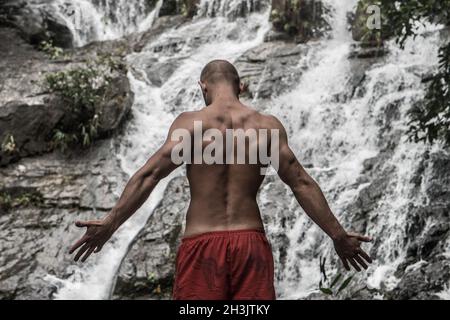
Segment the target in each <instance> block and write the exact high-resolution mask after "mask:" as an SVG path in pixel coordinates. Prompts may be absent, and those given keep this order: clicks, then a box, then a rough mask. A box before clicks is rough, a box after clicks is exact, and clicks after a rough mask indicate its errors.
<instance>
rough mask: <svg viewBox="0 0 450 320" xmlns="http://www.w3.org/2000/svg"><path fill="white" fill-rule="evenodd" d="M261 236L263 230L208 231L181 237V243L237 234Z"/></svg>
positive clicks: (263, 232)
mask: <svg viewBox="0 0 450 320" xmlns="http://www.w3.org/2000/svg"><path fill="white" fill-rule="evenodd" d="M252 233H253V234H261V235H265V234H266V232H265V231H264V230H263V229H238V230H219V231H210V232H203V233H199V234H194V235H192V236H187V237H182V238H181V241H182V242H185V241H191V240H198V239H201V238H209V237H215V236H219V237H220V236H221V237H223V236H233V235H238V234H252Z"/></svg>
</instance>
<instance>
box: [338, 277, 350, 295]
mask: <svg viewBox="0 0 450 320" xmlns="http://www.w3.org/2000/svg"><path fill="white" fill-rule="evenodd" d="M352 279H353V276H350V277H348V278H347V279H345V280H344V282H342V284H341V286H340V287H339V289H338V291H337V293H339V292H341V291H342V290H344V289H345V288H347V286H348V285H349V284H350V281H352Z"/></svg>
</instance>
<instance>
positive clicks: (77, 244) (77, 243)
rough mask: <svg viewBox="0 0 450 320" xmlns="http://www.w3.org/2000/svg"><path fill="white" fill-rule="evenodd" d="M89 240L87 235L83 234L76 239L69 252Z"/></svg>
mask: <svg viewBox="0 0 450 320" xmlns="http://www.w3.org/2000/svg"><path fill="white" fill-rule="evenodd" d="M88 240H89V237H88V236H86V235H84V236H83V237H82V238H81V239H80V240H78V241H77V242H76V243H75V244H74V245H73V246H72V247H71V248H70V250H69V254H72V253H73V252H74V251H75V250H77V249H78V248H79V247H81V245H83V244H84V243H85V242H86V241H88Z"/></svg>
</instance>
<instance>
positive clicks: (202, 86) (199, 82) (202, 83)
mask: <svg viewBox="0 0 450 320" xmlns="http://www.w3.org/2000/svg"><path fill="white" fill-rule="evenodd" d="M198 84H199V86H200V88H201V89H202V91H204V92H206V84H205V83H204V82H202V81H201V80H199V81H198Z"/></svg>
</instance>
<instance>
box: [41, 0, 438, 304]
mask: <svg viewBox="0 0 450 320" xmlns="http://www.w3.org/2000/svg"><path fill="white" fill-rule="evenodd" d="M63 2H64V1H63V0H58V3H63ZM253 2H254V1H247V8H251V6H252V3H253ZM268 2H269V1H265V3H266V4H267V3H268ZM326 2H327V6H328V7H329V8H330V9H331V10H330V17H328V19H329V22H330V25H331V26H332V30H333V31H332V37H331V39H327V38H324V39H321V40H320V41H319V44H316V45H314V46H313V48H312V49H311V50H309V51H308V53H307V55H306V56H305V57H303V58H302V61H299V64H305V65H307V67H308V68H307V71H306V72H305V73H304V74H303V75H302V77H301V80H300V82H299V84H298V85H297V86H296V87H295V88H294V89H292V90H290V91H289V92H287V93H284V94H282V95H281V96H279V97H276V98H274V99H273V100H272V101H271V102H270V105H269V107H268V108H267V110H266V111H269V112H271V113H273V114H275V115H277V116H278V117H279V118H280V119H281V120H282V121H283V122H284V124H285V126H286V128H287V129H288V131H289V133H290V137H291V138H290V144H291V146H292V148H293V150H294V151H295V153H296V154H297V156H298V157H299V159H301V161H304V162H306V163H312V164H313V167H312V168H310V169H308V171H309V172H310V173H311V174H312V176H313V177H314V178H315V179H316V180H318V182H319V184H320V185H321V186H322V188H323V189H324V191H325V193H326V195H327V197H328V198H329V199H331V201H330V204H331V206H332V209H333V211H334V212H335V213H336V214H337V215H338V216H339V218H340V220H341V221H343V222H344V224H345V225H346V226H347V227H351V217H349V216H347V215H346V212H345V209H346V207H347V206H348V205H349V204H350V203H352V202H354V200H355V198H356V197H357V196H358V194H359V191H360V190H361V189H363V188H364V187H366V186H367V183H362V182H360V179H359V178H360V177H361V169H362V166H363V161H364V160H365V159H368V158H371V157H373V156H376V155H377V154H378V153H379V151H380V146H379V145H378V141H377V139H379V138H378V136H379V125H378V123H377V119H379V118H380V117H381V116H382V115H383V114H384V112H385V110H386V106H387V105H388V104H390V103H391V102H396V101H400V103H398V108H399V112H400V114H401V115H402V116H401V117H400V118H399V119H400V120H397V122H396V123H395V126H397V127H398V128H399V130H402V129H403V128H404V126H405V123H404V119H405V117H404V116H403V115H404V113H405V112H406V110H407V109H408V108H409V106H410V105H411V103H412V102H413V101H416V100H419V99H420V98H421V97H422V95H423V85H422V84H420V78H419V76H418V75H416V74H415V73H414V69H417V68H423V69H427V70H429V69H431V68H432V67H433V66H434V65H435V64H436V59H435V58H434V57H436V51H437V42H438V39H437V37H434V36H430V37H427V38H425V39H423V40H421V42H413V41H409V42H408V43H407V48H406V50H403V51H402V50H400V49H398V48H397V47H396V46H395V45H394V44H390V45H389V50H390V54H389V55H388V56H387V57H386V58H385V61H384V62H383V63H380V64H377V65H374V66H372V67H371V69H370V70H368V71H367V74H366V80H365V83H364V86H365V93H364V94H363V95H362V96H361V97H356V98H353V99H351V100H348V99H347V100H342V99H337V98H336V96H337V95H339V94H340V93H342V92H345V91H346V90H347V86H348V78H349V75H350V74H351V72H352V71H351V62H350V60H349V53H350V52H351V49H352V44H353V41H352V39H351V37H350V33H349V31H348V30H347V19H346V15H347V12H349V11H352V10H354V6H355V4H356V0H345V1H339V2H338V3H337V2H336V1H331V0H328V1H326ZM76 3H78V7H77V8H78V9H77V10H79V11H78V13H76V12H75V13H74V16H70V15H69V14H68V15H67V17H66V18H67V19H69V20H68V21H72V22H71V23H72V31H73V32H74V35H75V36H76V37H75V39H76V41H77V44H78V45H81V44H84V43H87V42H90V41H93V40H104V39H111V38H116V37H119V36H121V35H123V34H126V33H129V32H134V31H137V30H139V29H140V28H139V24H140V23H141V26H143V27H141V29H144V28H147V27H149V26H150V25H151V21H153V19H154V18H155V17H156V15H157V12H158V10H159V7H158V5H157V6H156V7H155V9H153V11H152V13H151V14H150V13H148V12H147V13H142V12H144V11H143V10H142V7H141V5H142V3H143V2H142V1H137V2H133V3H131V2H126V1H118V5H117V7H116V8H119V7H121V6H123V8H122V9H121V10H124V11H123V12H126V13H127V14H128V13H129V12H141V13H142V14H141V15H140V16H139V17H140V18H139V19H137V20H136V19H135V20H130V19H129V18H127V15H124V17H125V18H124V17H122V18H120V19H122V20H121V22H120V23H111V22H108V23H106V24H105V23H104V20H103V18H102V17H108V16H110V15H111V12H112V11H111V7H108V6H106V5H100V6H99V5H98V4H97V6H94V5H93V4H92V3H91V2H90V1H88V0H79V1H76ZM96 3H98V2H97V1H96ZM102 3H105V2H102ZM106 3H109V2H108V1H107V2H106ZM158 3H159V6H160V3H161V1H159V2H158ZM80 4H81V5H80ZM238 5H241V1H236V0H227V1H215V0H201V1H200V3H199V9H198V15H197V16H196V17H195V19H194V20H193V21H192V22H190V23H186V24H183V25H182V26H181V27H177V28H168V29H167V30H166V31H165V32H164V33H163V34H162V35H161V36H160V37H159V38H158V39H156V40H155V41H152V43H148V44H147V45H146V46H145V47H144V49H143V50H142V51H141V52H139V53H134V54H131V55H129V56H128V58H127V59H128V62H129V65H130V72H129V79H130V82H131V85H132V90H133V92H134V93H135V102H134V105H133V114H134V117H133V120H132V122H131V123H130V124H129V125H128V128H127V133H126V135H125V136H124V137H123V138H122V143H121V148H120V153H119V155H118V157H119V159H120V160H121V164H122V168H123V170H124V171H125V172H126V173H127V174H128V175H131V174H132V173H134V172H135V170H136V169H137V168H138V167H139V166H141V165H142V164H143V163H144V162H145V161H146V160H147V157H148V156H149V155H151V154H152V152H154V151H155V150H156V148H157V147H158V146H159V145H160V144H161V143H162V141H163V139H164V138H165V134H166V132H167V129H168V126H169V125H170V123H171V121H172V120H173V119H174V117H175V116H176V115H177V114H179V113H180V112H182V111H185V110H195V109H198V108H200V107H201V106H202V101H201V96H200V92H199V90H198V88H197V86H196V81H197V78H198V75H199V73H200V70H201V68H202V67H203V66H204V65H205V63H207V62H208V61H209V60H211V59H216V58H225V59H228V60H230V61H234V60H235V59H237V58H238V57H239V56H240V55H242V53H244V52H245V51H246V50H248V49H250V48H252V47H255V46H257V45H258V44H260V43H262V41H263V36H264V33H265V32H266V31H268V29H269V27H270V25H269V21H268V15H269V9H268V10H266V11H265V12H263V13H258V12H255V13H251V14H249V15H248V16H247V17H246V18H238V19H235V20H233V19H229V16H230V15H234V14H235V12H236V10H238V9H237V8H238ZM93 8H95V10H94V9H93ZM139 8H141V9H139ZM238 11H239V10H238ZM60 12H62V11H61V10H60ZM118 12H121V11H118ZM115 15H116V18H117V17H118V16H122V15H121V14H118V13H115ZM77 19H79V20H77ZM108 19H109V18H108ZM127 19H128V20H127ZM230 20H231V21H230ZM145 21H146V22H145ZM144 22H145V23H144ZM142 23H144V24H142ZM78 29H79V30H78ZM93 30H94V31H93ZM171 44H176V45H177V46H176V47H177V49H176V51H175V52H173V51H171V49H170V48H172V46H171ZM156 48H158V50H156ZM160 48H162V50H160ZM169 61H170V64H173V65H175V66H176V69H175V71H174V72H173V73H172V74H171V75H170V77H169V78H168V79H166V80H164V81H163V82H162V85H161V86H157V85H155V84H153V82H152V80H151V79H149V74H148V72H149V71H148V70H147V68H148V67H151V66H152V65H157V64H158V63H159V64H164V63H168V62H169ZM150 72H151V71H150ZM262 76H264V74H263V75H262ZM399 83H401V84H402V86H403V87H404V88H407V89H404V90H401V91H398V90H397V88H398V85H399ZM254 103H255V104H256V106H257V105H258V99H257V97H256V98H255V100H254ZM422 149H423V147H421V146H420V145H415V144H410V143H408V142H406V141H404V139H402V140H401V141H400V143H399V146H398V147H397V148H396V149H395V153H394V155H393V157H392V159H391V160H389V163H386V164H385V165H386V167H387V166H393V167H394V168H395V172H394V173H393V179H392V182H391V183H390V188H392V190H391V192H389V193H388V195H385V196H383V198H382V199H381V200H380V204H379V206H378V207H377V208H375V209H374V210H373V211H371V212H370V216H369V217H368V218H367V221H368V233H369V234H370V235H372V236H374V237H375V238H377V237H379V238H381V237H382V238H383V239H384V240H383V241H382V243H381V244H380V245H379V246H378V249H377V252H376V253H375V254H376V256H377V261H376V262H375V263H374V265H373V266H371V267H370V269H369V271H368V272H367V276H366V277H365V278H364V279H362V278H361V279H360V281H361V282H363V283H367V284H368V285H369V286H371V287H374V288H379V287H380V286H385V287H388V288H389V287H392V286H393V285H395V283H396V282H397V281H398V279H396V278H395V277H394V276H393V271H394V270H395V268H396V266H397V265H398V263H399V262H400V261H401V260H402V258H403V257H402V256H401V254H400V253H399V252H402V249H404V247H405V244H404V242H403V241H402V240H401V238H402V236H403V233H402V229H401V228H400V226H401V225H402V223H404V221H405V219H406V217H407V211H406V206H405V204H406V203H408V202H412V201H417V202H422V201H426V199H408V198H407V195H408V190H409V189H410V182H409V181H410V176H411V174H412V172H413V171H414V168H415V167H416V166H417V164H416V163H415V161H414V160H415V158H416V157H417V156H418V155H420V154H421V153H422V152H423V150H422ZM178 173H179V172H176V173H174V175H176V174H178ZM169 180H170V177H169V178H167V179H166V180H165V181H163V183H161V184H160V185H159V186H158V188H157V189H156V190H155V191H154V193H153V194H152V196H151V199H149V201H147V203H146V204H145V205H144V206H143V208H141V209H140V210H139V211H138V213H137V214H136V215H135V216H134V217H133V218H132V219H130V220H129V221H128V222H127V223H126V224H125V225H124V226H123V227H122V228H121V229H120V230H119V231H118V233H117V234H116V235H115V236H114V239H113V241H112V243H110V244H109V245H107V246H105V248H104V250H103V251H102V253H101V254H100V255H97V256H93V258H92V259H91V260H90V261H89V262H88V264H86V265H83V266H81V267H80V266H73V267H72V268H71V270H68V271H70V272H72V273H73V275H72V276H71V277H70V278H68V279H65V280H61V279H57V278H55V277H50V276H49V277H48V279H49V280H50V281H52V282H54V283H56V284H57V285H58V287H59V289H58V292H57V294H56V298H58V299H98V298H101V299H103V298H108V297H109V296H110V294H111V289H112V286H113V284H114V277H115V274H116V272H117V269H118V267H119V264H120V261H121V259H122V258H123V257H124V255H125V254H126V252H127V249H128V246H129V245H130V243H131V241H132V240H133V238H134V237H135V236H136V235H137V233H138V232H139V231H140V230H141V229H142V228H143V226H144V224H145V222H146V221H147V219H148V217H149V215H150V214H151V212H152V211H153V209H154V208H155V207H156V206H157V204H158V203H159V201H160V199H161V197H162V196H163V192H164V189H165V187H166V185H167V182H168V181H169ZM122 189H123V186H120V187H119V188H118V189H117V190H116V194H117V195H119V194H120V192H121V191H122ZM269 192H270V187H269V186H266V187H264V189H263V190H262V192H261V198H262V199H264V198H268V193H269ZM260 202H261V210H262V211H263V212H264V208H265V204H264V201H260ZM292 208H293V212H292V214H294V215H295V223H294V225H292V226H287V227H286V229H285V230H283V231H285V232H286V233H287V235H288V238H289V240H290V246H289V247H288V248H287V260H286V262H285V264H284V266H283V267H281V266H280V265H278V266H277V270H278V273H279V276H278V278H279V279H280V281H278V282H277V284H276V286H277V294H278V296H279V297H280V298H301V297H305V296H307V295H308V294H310V293H311V292H314V291H316V290H317V287H318V282H319V276H320V273H319V272H318V264H319V262H318V257H319V255H322V256H323V255H324V253H325V254H328V255H329V256H330V257H331V261H333V262H336V258H335V255H334V254H332V253H333V248H332V246H331V243H330V242H329V241H328V240H327V239H326V237H325V236H324V234H323V233H322V232H321V231H320V230H319V229H318V228H317V227H316V226H315V225H313V224H312V223H311V221H310V220H309V218H307V216H306V215H305V214H303V213H302V211H301V210H300V209H298V206H297V205H296V204H293V205H292ZM279 228H280V226H279V225H276V224H274V223H272V224H270V225H269V226H267V229H268V233H269V234H270V233H271V232H272V231H277V230H278V229H279ZM368 247H370V245H369V246H368ZM403 251H404V250H403ZM329 260H330V259H329ZM334 265H336V264H334ZM361 277H362V276H361ZM445 294H447V293H445V292H444V293H442V295H443V296H445Z"/></svg>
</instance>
